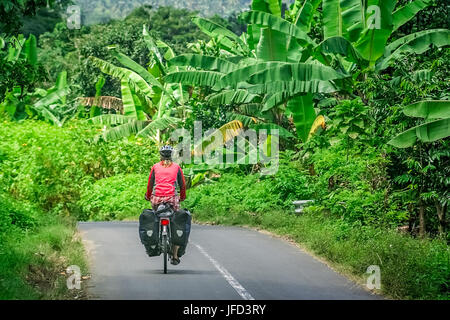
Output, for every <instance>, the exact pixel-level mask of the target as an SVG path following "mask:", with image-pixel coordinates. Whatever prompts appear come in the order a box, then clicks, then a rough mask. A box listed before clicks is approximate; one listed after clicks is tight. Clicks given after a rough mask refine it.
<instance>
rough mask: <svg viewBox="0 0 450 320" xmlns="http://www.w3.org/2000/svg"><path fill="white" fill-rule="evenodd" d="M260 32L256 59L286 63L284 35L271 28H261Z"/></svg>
mask: <svg viewBox="0 0 450 320" xmlns="http://www.w3.org/2000/svg"><path fill="white" fill-rule="evenodd" d="M260 30H261V34H260V37H259V43H258V45H257V47H256V57H257V58H258V59H260V60H262V61H286V58H287V48H286V35H285V34H283V33H281V32H279V31H275V30H272V29H271V28H261V29H260Z"/></svg>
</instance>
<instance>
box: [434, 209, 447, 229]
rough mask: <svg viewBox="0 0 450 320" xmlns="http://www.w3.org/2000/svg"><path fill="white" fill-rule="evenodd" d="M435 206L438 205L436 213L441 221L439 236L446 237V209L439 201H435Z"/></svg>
mask: <svg viewBox="0 0 450 320" xmlns="http://www.w3.org/2000/svg"><path fill="white" fill-rule="evenodd" d="M435 205H436V212H437V215H438V219H439V226H438V230H439V234H440V235H444V234H445V207H444V206H442V205H441V204H440V203H439V201H435Z"/></svg>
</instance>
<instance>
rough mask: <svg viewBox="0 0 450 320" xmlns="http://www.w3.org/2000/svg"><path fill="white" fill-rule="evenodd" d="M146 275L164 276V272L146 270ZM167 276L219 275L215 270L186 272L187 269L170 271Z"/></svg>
mask: <svg viewBox="0 0 450 320" xmlns="http://www.w3.org/2000/svg"><path fill="white" fill-rule="evenodd" d="M143 273H144V274H164V272H163V270H144V272H143ZM167 274H168V275H170V274H199V275H211V274H217V271H214V270H185V269H178V270H177V269H168V270H167Z"/></svg>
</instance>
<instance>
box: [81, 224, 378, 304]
mask: <svg viewBox="0 0 450 320" xmlns="http://www.w3.org/2000/svg"><path fill="white" fill-rule="evenodd" d="M79 230H80V232H81V234H82V237H83V241H84V242H85V246H86V248H87V249H88V251H89V256H90V260H91V261H90V263H91V274H92V278H91V280H89V283H88V292H89V294H90V295H91V296H92V297H93V298H94V299H106V300H108V299H120V300H127V299H137V300H142V299H151V300H158V299H161V300H172V299H173V300H183V299H189V300H240V299H243V300H245V299H247V300H253V299H256V300H260V299H262V300H278V299H282V300H303V299H314V300H322V299H332V300H334V299H343V300H349V299H358V300H362V299H364V300H365V299H379V297H378V296H375V295H372V294H371V293H370V292H368V291H366V290H364V289H362V288H361V287H360V286H358V285H357V284H355V283H353V282H351V281H349V280H347V279H346V278H344V277H343V276H341V275H339V274H337V273H336V272H334V271H333V270H331V269H330V268H329V267H327V266H326V265H325V264H323V263H322V262H319V261H318V260H316V259H314V258H313V257H311V256H310V255H308V254H306V253H304V252H302V251H301V250H300V249H298V248H297V247H296V246H294V245H292V244H290V243H288V242H286V241H283V240H281V239H278V238H275V237H272V236H270V235H266V234H263V233H260V232H257V231H252V230H248V229H245V228H239V227H223V226H200V225H193V226H192V231H191V237H190V242H189V244H188V247H187V251H186V254H185V256H183V257H182V258H181V263H180V264H179V265H178V266H172V265H171V264H169V265H168V266H169V267H168V268H169V271H168V274H164V273H163V270H162V269H163V260H162V256H160V257H153V258H149V257H148V256H147V255H146V253H145V249H144V247H143V246H142V244H141V243H140V241H139V235H138V224H137V223H136V222H98V223H79Z"/></svg>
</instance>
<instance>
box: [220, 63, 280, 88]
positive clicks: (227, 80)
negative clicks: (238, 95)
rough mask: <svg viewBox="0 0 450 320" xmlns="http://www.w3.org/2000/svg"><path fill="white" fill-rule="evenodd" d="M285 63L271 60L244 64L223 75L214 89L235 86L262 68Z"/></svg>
mask: <svg viewBox="0 0 450 320" xmlns="http://www.w3.org/2000/svg"><path fill="white" fill-rule="evenodd" d="M284 64H286V63H285V62H279V61H272V62H260V63H255V64H252V65H249V66H245V67H242V68H239V69H236V70H234V71H232V72H230V73H228V74H226V75H224V76H222V78H221V79H220V81H219V82H218V83H217V85H216V86H214V88H213V89H214V90H221V89H224V88H226V87H228V86H231V87H234V88H235V87H236V86H237V85H238V83H241V82H245V81H247V80H248V78H249V77H250V76H251V75H253V74H255V73H257V72H259V71H262V70H266V69H269V68H272V67H275V66H280V65H284Z"/></svg>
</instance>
